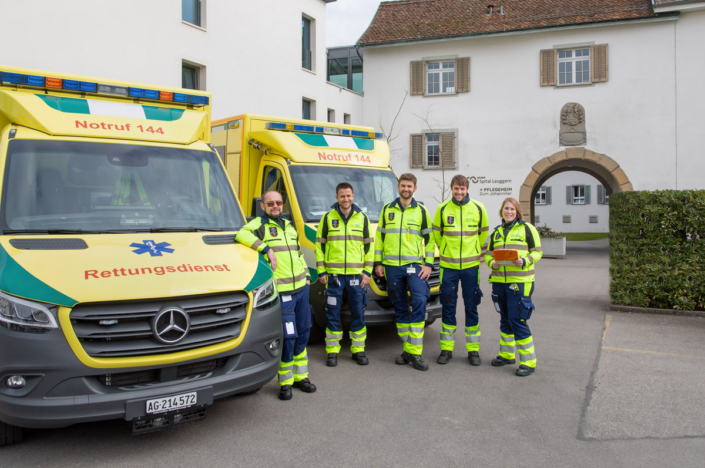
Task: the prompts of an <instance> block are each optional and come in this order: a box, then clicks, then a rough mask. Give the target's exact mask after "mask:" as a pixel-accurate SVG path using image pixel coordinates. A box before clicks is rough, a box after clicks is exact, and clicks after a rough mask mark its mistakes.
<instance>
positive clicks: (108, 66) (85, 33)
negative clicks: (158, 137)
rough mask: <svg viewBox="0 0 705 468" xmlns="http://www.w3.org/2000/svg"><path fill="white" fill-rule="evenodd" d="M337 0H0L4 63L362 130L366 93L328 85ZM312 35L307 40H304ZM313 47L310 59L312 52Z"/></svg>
mask: <svg viewBox="0 0 705 468" xmlns="http://www.w3.org/2000/svg"><path fill="white" fill-rule="evenodd" d="M331 1H335V0H286V1H283V0H257V1H247V0H227V1H224V0H149V1H145V0H123V1H120V2H111V1H96V0H25V1H21V2H18V1H13V0H0V7H1V10H2V11H3V17H4V19H5V21H3V27H2V30H1V31H0V39H1V41H0V42H1V43H2V44H3V46H2V47H1V48H0V65H7V66H14V67H26V68H32V69H39V70H46V71H50V72H51V71H53V72H62V73H75V74H80V75H86V76H94V77H102V78H111V79H117V80H127V81H133V82H141V83H148V84H154V85H163V86H175V87H181V86H182V83H184V82H188V83H189V85H190V86H191V85H192V86H193V87H194V88H196V89H202V90H206V91H209V92H211V93H212V95H213V116H212V118H213V120H216V119H221V118H226V117H229V116H233V115H237V114H241V113H258V114H265V115H277V116H283V117H293V118H301V117H302V112H303V109H304V108H305V106H306V102H308V107H309V109H310V116H311V117H312V118H314V119H319V120H324V121H325V120H326V118H327V111H328V109H331V110H334V111H335V112H334V113H335V115H336V116H337V117H336V121H338V122H339V123H343V118H344V116H345V115H348V116H349V120H350V122H351V123H353V124H358V125H359V124H362V96H361V94H359V93H355V92H352V91H350V90H347V89H344V88H342V87H340V86H335V85H332V84H328V83H327V82H326V66H327V64H326V47H325V28H326V4H327V3H330V2H331ZM305 33H307V34H308V37H307V38H304V37H302V36H303V34H305ZM306 49H307V50H308V53H307V52H306Z"/></svg>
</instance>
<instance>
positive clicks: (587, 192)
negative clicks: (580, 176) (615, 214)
mask: <svg viewBox="0 0 705 468" xmlns="http://www.w3.org/2000/svg"><path fill="white" fill-rule="evenodd" d="M585 204H586V205H589V204H590V185H586V186H585Z"/></svg>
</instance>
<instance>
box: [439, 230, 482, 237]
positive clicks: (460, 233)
mask: <svg viewBox="0 0 705 468" xmlns="http://www.w3.org/2000/svg"><path fill="white" fill-rule="evenodd" d="M476 234H477V231H444V232H443V235H444V236H450V237H460V236H474V235H476Z"/></svg>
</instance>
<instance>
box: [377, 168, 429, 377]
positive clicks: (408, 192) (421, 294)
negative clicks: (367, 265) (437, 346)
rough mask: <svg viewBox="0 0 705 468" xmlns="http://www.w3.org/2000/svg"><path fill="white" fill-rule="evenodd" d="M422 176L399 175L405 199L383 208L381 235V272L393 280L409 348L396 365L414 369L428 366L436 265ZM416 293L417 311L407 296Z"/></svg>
mask: <svg viewBox="0 0 705 468" xmlns="http://www.w3.org/2000/svg"><path fill="white" fill-rule="evenodd" d="M414 192H416V177H415V176H414V175H413V174H402V175H401V176H399V198H397V199H396V200H394V201H393V202H391V203H387V204H386V205H385V206H384V208H383V209H382V214H381V215H380V220H379V226H378V228H377V234H376V236H375V256H374V264H375V273H376V274H377V276H379V277H382V276H384V277H386V278H387V294H389V300H390V301H391V302H392V304H393V305H394V312H395V314H396V322H397V333H398V334H399V337H400V338H401V340H402V342H403V343H404V352H403V353H402V354H401V356H399V357H397V359H396V361H395V363H396V364H399V365H404V364H408V363H411V364H412V365H413V366H414V369H418V370H422V371H425V370H428V364H426V363H425V362H424V361H423V358H422V357H421V352H422V351H423V335H424V325H425V320H426V302H427V300H428V298H429V297H430V289H429V286H428V281H427V280H428V278H429V276H431V268H432V267H433V254H434V250H435V249H434V245H435V242H434V239H433V235H432V232H433V228H432V227H431V214H430V213H429V212H428V209H427V208H426V207H425V206H423V205H422V204H420V203H418V202H417V201H416V200H414V198H413V196H414ZM407 288H408V289H409V291H410V292H411V303H412V307H411V313H409V305H408V300H407V293H406V290H407Z"/></svg>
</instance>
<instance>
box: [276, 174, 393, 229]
mask: <svg viewBox="0 0 705 468" xmlns="http://www.w3.org/2000/svg"><path fill="white" fill-rule="evenodd" d="M289 171H290V173H291V178H292V179H293V181H294V187H295V189H296V198H297V200H298V202H299V207H300V208H301V213H302V215H303V218H304V220H305V221H306V222H309V223H310V222H315V221H320V220H321V217H322V216H323V215H324V214H325V212H326V211H328V210H330V206H331V205H332V204H333V203H335V188H336V186H337V185H338V184H339V183H341V182H348V183H349V184H350V185H352V187H353V192H354V193H355V201H354V203H355V204H356V205H357V206H358V207H360V209H361V210H362V211H363V212H365V213H366V214H367V216H368V217H369V218H370V221H372V222H373V223H376V222H378V221H379V215H380V213H381V212H382V208H384V205H385V204H386V203H389V202H390V201H392V200H394V199H395V198H397V197H398V196H399V191H398V189H397V183H398V182H397V178H396V176H395V175H394V172H392V171H390V170H382V169H358V168H355V167H330V166H294V165H292V166H289Z"/></svg>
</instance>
